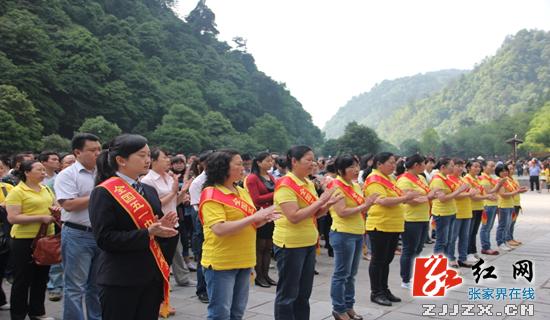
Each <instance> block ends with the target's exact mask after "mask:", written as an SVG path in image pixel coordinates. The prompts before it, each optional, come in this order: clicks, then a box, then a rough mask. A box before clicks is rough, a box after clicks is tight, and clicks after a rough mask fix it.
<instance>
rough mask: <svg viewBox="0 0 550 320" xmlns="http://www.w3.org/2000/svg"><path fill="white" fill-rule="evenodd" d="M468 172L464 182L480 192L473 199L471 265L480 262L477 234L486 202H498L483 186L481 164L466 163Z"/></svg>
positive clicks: (473, 161)
mask: <svg viewBox="0 0 550 320" xmlns="http://www.w3.org/2000/svg"><path fill="white" fill-rule="evenodd" d="M466 172H467V174H466V175H465V176H464V177H463V180H464V182H466V183H467V184H468V185H469V186H470V188H472V189H474V188H475V189H477V190H478V191H479V192H478V193H477V194H476V195H475V196H472V197H471V202H472V220H470V231H469V233H468V234H469V239H468V256H467V258H466V261H468V262H469V263H475V262H477V261H478V260H479V258H480V256H479V255H478V254H477V246H476V243H477V233H478V231H479V226H480V224H481V218H482V216H483V210H484V201H485V200H496V196H495V195H494V194H487V193H486V192H485V188H483V186H482V185H481V182H480V181H479V174H480V172H481V162H479V161H478V160H472V161H468V162H467V163H466Z"/></svg>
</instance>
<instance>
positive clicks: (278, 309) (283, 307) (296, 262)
mask: <svg viewBox="0 0 550 320" xmlns="http://www.w3.org/2000/svg"><path fill="white" fill-rule="evenodd" d="M273 248H274V251H275V260H277V269H278V270H279V282H277V296H276V297H275V317H274V318H275V320H309V313H310V308H309V297H310V296H311V291H312V289H313V275H314V272H315V246H309V247H302V248H281V247H278V246H276V245H274V246H273Z"/></svg>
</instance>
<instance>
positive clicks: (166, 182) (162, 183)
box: [141, 170, 178, 214]
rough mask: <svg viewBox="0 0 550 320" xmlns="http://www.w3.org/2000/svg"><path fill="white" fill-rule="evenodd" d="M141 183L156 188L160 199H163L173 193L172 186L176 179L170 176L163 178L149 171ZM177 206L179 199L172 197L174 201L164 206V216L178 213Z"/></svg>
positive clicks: (166, 175)
mask: <svg viewBox="0 0 550 320" xmlns="http://www.w3.org/2000/svg"><path fill="white" fill-rule="evenodd" d="M141 182H142V183H145V184H148V185H150V186H151V187H153V188H155V190H157V193H158V194H159V198H163V197H165V196H167V195H168V194H169V193H171V192H172V185H173V184H174V178H172V177H171V176H170V175H168V174H165V175H162V176H161V175H160V174H158V173H156V172H155V171H154V170H149V173H147V174H146V175H145V176H143V178H141ZM177 206H178V199H177V197H172V200H170V201H169V202H167V203H165V204H164V205H163V206H162V212H163V213H164V214H168V213H169V212H176V207H177Z"/></svg>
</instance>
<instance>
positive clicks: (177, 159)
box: [151, 154, 185, 164]
mask: <svg viewBox="0 0 550 320" xmlns="http://www.w3.org/2000/svg"><path fill="white" fill-rule="evenodd" d="M151 155H152V154H151ZM181 162H183V163H185V159H184V158H183V157H182V156H173V157H172V158H171V159H170V163H171V164H174V163H181Z"/></svg>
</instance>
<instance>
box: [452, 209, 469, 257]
mask: <svg viewBox="0 0 550 320" xmlns="http://www.w3.org/2000/svg"><path fill="white" fill-rule="evenodd" d="M471 220H472V219H456V220H455V224H454V227H453V234H452V236H451V245H450V247H449V250H450V251H449V259H450V260H451V261H455V260H456V256H455V246H456V240H457V239H458V261H462V262H464V261H466V259H468V243H469V240H470V222H471Z"/></svg>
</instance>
